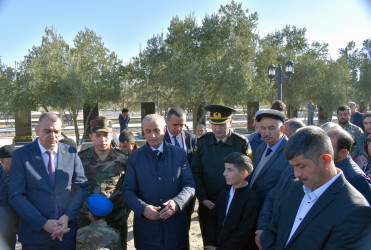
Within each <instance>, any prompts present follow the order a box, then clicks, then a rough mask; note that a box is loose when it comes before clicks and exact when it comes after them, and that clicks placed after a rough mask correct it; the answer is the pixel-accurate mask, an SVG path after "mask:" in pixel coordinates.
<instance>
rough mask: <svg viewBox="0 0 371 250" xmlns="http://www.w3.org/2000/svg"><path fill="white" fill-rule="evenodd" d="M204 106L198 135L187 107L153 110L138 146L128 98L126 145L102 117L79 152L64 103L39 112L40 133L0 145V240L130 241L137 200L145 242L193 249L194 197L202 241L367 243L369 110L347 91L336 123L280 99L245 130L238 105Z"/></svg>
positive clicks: (370, 235) (370, 220)
mask: <svg viewBox="0 0 371 250" xmlns="http://www.w3.org/2000/svg"><path fill="white" fill-rule="evenodd" d="M310 105H313V103H312V102H311V103H310ZM310 108H311V110H312V109H313V107H312V106H310ZM205 109H206V110H207V111H209V123H210V127H211V131H210V132H207V131H206V127H205V125H202V124H200V125H198V126H197V127H196V128H195V132H196V135H194V134H192V133H190V132H188V131H186V130H185V129H184V128H185V123H186V113H185V111H184V110H182V109H181V108H171V109H170V110H169V111H168V113H167V116H166V118H164V117H162V116H161V115H158V114H149V115H147V116H145V117H144V119H143V121H142V128H143V133H144V138H145V141H146V144H145V145H144V146H142V147H139V148H138V147H137V145H136V143H135V140H134V136H133V134H132V133H131V132H130V131H129V129H128V122H129V120H130V117H129V115H128V110H127V109H124V110H123V112H122V114H121V115H120V119H121V120H120V121H124V122H122V123H123V126H121V128H120V136H119V143H118V145H119V147H113V146H112V139H113V137H114V133H113V130H112V121H110V120H108V119H107V118H105V117H103V116H99V117H97V118H95V119H94V120H92V121H91V123H90V126H91V134H90V139H91V141H92V146H91V147H88V148H86V149H84V150H82V151H80V152H77V150H76V148H75V147H74V146H71V145H68V144H65V143H62V142H61V141H60V136H61V130H62V122H61V120H60V118H59V117H58V116H57V115H56V114H54V113H51V112H48V113H45V114H43V115H41V116H40V118H39V122H38V126H37V127H36V129H35V132H36V134H37V136H38V139H37V140H35V141H34V142H32V143H31V144H28V145H26V146H23V147H21V148H19V149H17V150H15V148H14V147H13V146H4V147H2V148H1V149H0V162H1V164H2V167H0V218H1V222H2V223H0V224H1V225H0V233H1V237H0V248H1V249H3V248H4V249H7V248H9V249H14V247H15V242H16V235H18V241H19V242H20V243H21V244H22V249H35V250H36V249H102V248H104V249H127V244H126V243H127V240H128V239H127V232H128V226H127V218H128V215H129V213H130V212H131V211H132V212H133V213H134V225H133V232H134V244H135V247H136V248H137V249H190V242H189V230H190V224H191V215H192V213H193V211H194V208H195V203H196V199H197V200H198V204H199V206H198V211H197V212H198V220H199V223H200V229H201V235H202V240H203V244H204V247H205V249H370V248H371V207H370V204H371V180H370V176H369V172H367V171H366V170H367V169H369V168H370V166H371V146H370V145H371V143H370V141H371V135H370V134H371V113H370V112H368V113H367V112H366V113H364V114H361V113H359V112H357V111H356V104H355V103H354V102H349V103H348V105H344V106H341V107H339V108H338V109H337V118H338V124H336V123H331V122H330V123H327V124H325V125H323V126H322V127H321V126H319V125H318V126H313V123H314V121H313V117H310V123H309V124H310V125H308V126H305V124H304V123H303V122H302V121H301V120H299V119H296V118H292V119H286V115H285V112H286V107H285V105H284V103H283V102H281V101H276V102H274V103H273V104H272V107H271V109H268V110H259V111H258V112H256V114H255V117H254V124H253V125H254V127H255V130H256V132H255V133H253V134H251V135H249V136H248V138H245V137H244V136H242V135H239V134H237V133H235V132H233V129H232V122H233V120H232V117H233V113H234V112H235V111H236V110H234V109H233V108H230V107H226V106H222V105H209V106H206V107H205ZM359 122H361V127H360V126H357V125H355V124H353V123H357V124H358V125H359ZM365 172H366V173H365ZM367 173H368V174H367ZM1 244H2V245H1Z"/></svg>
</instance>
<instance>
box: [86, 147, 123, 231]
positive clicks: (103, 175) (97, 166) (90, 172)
mask: <svg viewBox="0 0 371 250" xmlns="http://www.w3.org/2000/svg"><path fill="white" fill-rule="evenodd" d="M79 156H80V158H81V161H82V165H83V167H84V170H85V175H86V177H87V178H88V185H89V194H88V196H90V195H92V194H101V195H104V196H106V197H107V198H109V199H110V200H111V202H112V203H113V210H112V212H111V213H110V214H109V216H108V217H110V216H114V217H116V218H117V216H115V214H117V213H120V214H122V216H126V215H125V209H123V208H124V207H125V205H124V201H123V198H122V185H123V182H124V176H125V171H126V161H127V157H128V155H127V153H126V152H125V151H123V150H121V149H120V148H111V152H110V154H109V155H108V156H107V158H106V159H105V160H104V161H101V159H99V157H98V155H97V154H96V153H95V152H94V148H93V147H89V148H87V149H85V150H83V151H80V153H79ZM122 210H123V211H124V213H122ZM81 213H82V215H84V216H86V215H87V199H86V200H85V202H84V204H83V206H82V208H81ZM122 216H119V217H122ZM107 221H108V222H109V223H110V219H109V218H107ZM81 225H86V223H83V224H81ZM110 225H111V223H110ZM111 226H112V225H111Z"/></svg>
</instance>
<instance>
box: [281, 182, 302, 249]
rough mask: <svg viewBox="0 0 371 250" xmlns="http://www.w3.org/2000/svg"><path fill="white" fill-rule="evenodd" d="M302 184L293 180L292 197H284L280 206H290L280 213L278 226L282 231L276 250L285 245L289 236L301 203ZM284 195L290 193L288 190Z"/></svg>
mask: <svg viewBox="0 0 371 250" xmlns="http://www.w3.org/2000/svg"><path fill="white" fill-rule="evenodd" d="M302 186H303V184H302V182H301V181H299V180H294V182H293V184H292V189H293V192H292V195H290V196H289V197H285V198H286V199H285V200H284V202H282V203H281V204H286V205H287V204H291V205H290V206H288V209H287V210H285V211H282V215H281V218H283V219H282V220H280V221H279V222H280V223H281V225H280V226H279V228H280V229H282V234H283V235H282V237H279V238H280V239H281V240H280V241H279V242H277V249H283V248H284V247H285V245H286V242H287V239H288V238H289V236H290V233H291V229H292V226H293V225H294V220H295V218H296V214H297V212H298V210H299V207H300V204H301V201H302V200H303V197H304V191H303V188H302ZM286 193H290V194H291V192H290V190H289V191H288V192H286ZM286 205H285V206H286Z"/></svg>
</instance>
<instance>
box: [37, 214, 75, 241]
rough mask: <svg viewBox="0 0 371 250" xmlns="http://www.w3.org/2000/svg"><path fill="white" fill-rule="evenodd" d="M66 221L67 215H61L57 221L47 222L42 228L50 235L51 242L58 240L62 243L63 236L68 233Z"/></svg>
mask: <svg viewBox="0 0 371 250" xmlns="http://www.w3.org/2000/svg"><path fill="white" fill-rule="evenodd" d="M68 220H69V217H68V216H67V215H62V216H61V217H60V218H59V220H48V221H47V222H46V223H45V225H44V226H43V229H44V230H45V231H47V232H48V233H50V234H51V237H52V239H53V240H54V239H55V238H58V239H59V240H60V241H62V239H63V235H64V234H66V233H68V232H69V231H70V229H69V228H68Z"/></svg>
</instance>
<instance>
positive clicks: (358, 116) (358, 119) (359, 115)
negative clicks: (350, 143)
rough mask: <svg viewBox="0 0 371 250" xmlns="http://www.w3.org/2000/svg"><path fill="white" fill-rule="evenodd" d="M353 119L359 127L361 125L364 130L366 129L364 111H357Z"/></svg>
mask: <svg viewBox="0 0 371 250" xmlns="http://www.w3.org/2000/svg"><path fill="white" fill-rule="evenodd" d="M351 119H352V120H353V121H352V123H353V124H354V125H356V126H358V127H360V128H361V129H362V130H363V131H365V128H364V127H363V115H362V113H359V112H358V111H356V112H355V113H354V114H353V116H352V118H351Z"/></svg>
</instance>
